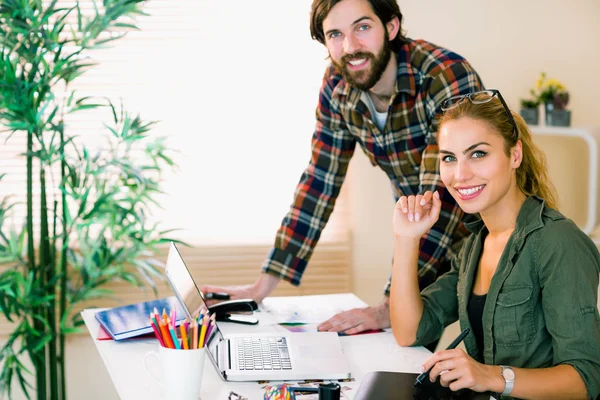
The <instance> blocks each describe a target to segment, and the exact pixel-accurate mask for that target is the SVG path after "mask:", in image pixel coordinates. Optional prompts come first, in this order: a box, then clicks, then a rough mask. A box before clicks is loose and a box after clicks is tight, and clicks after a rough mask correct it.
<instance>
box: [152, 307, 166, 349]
mask: <svg viewBox="0 0 600 400" xmlns="http://www.w3.org/2000/svg"><path fill="white" fill-rule="evenodd" d="M150 325H152V330H153V331H154V336H156V338H157V339H158V341H159V342H160V345H161V346H162V347H165V342H163V339H162V336H161V334H160V332H159V331H158V329H159V328H157V327H156V325H154V321H153V317H152V314H150Z"/></svg>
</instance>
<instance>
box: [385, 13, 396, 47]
mask: <svg viewBox="0 0 600 400" xmlns="http://www.w3.org/2000/svg"><path fill="white" fill-rule="evenodd" d="M385 27H386V29H387V32H388V37H389V38H390V42H391V41H392V40H394V39H396V35H398V32H399V31H400V20H399V19H398V17H393V18H392V19H390V20H389V21H388V23H387V24H385Z"/></svg>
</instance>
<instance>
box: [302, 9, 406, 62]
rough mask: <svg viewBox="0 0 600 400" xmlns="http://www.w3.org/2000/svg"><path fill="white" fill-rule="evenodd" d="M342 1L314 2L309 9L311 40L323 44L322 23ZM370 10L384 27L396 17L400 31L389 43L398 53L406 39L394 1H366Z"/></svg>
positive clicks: (400, 14)
mask: <svg viewBox="0 0 600 400" xmlns="http://www.w3.org/2000/svg"><path fill="white" fill-rule="evenodd" d="M341 1H343V0H314V1H313V3H312V6H311V9H310V34H311V36H312V38H313V39H315V40H317V41H319V42H320V43H322V44H323V45H324V44H325V33H324V32H323V21H324V20H325V18H327V15H329V12H330V11H331V9H332V8H333V7H334V6H335V5H336V4H337V3H339V2H341ZM367 1H368V2H369V4H370V5H371V9H372V10H373V12H374V13H375V15H377V17H378V18H379V19H380V20H381V23H382V24H383V25H384V26H385V24H387V23H388V22H390V21H391V20H392V19H393V18H394V17H398V21H399V22H400V29H399V30H398V34H397V35H396V37H395V38H394V40H391V41H390V46H391V48H392V50H393V51H395V52H398V51H399V50H400V48H401V47H402V45H404V43H406V37H405V36H404V35H403V33H402V13H401V12H400V7H398V3H397V2H396V0H367Z"/></svg>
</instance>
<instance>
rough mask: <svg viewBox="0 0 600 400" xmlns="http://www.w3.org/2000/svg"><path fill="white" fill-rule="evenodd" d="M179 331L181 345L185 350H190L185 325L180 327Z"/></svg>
mask: <svg viewBox="0 0 600 400" xmlns="http://www.w3.org/2000/svg"><path fill="white" fill-rule="evenodd" d="M179 330H180V331H181V344H182V345H183V349H184V350H188V349H189V348H190V346H189V345H188V338H187V333H186V331H185V325H184V324H181V325H179Z"/></svg>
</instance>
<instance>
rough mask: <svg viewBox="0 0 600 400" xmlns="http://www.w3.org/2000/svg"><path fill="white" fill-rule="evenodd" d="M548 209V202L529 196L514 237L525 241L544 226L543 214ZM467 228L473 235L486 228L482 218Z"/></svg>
mask: <svg viewBox="0 0 600 400" xmlns="http://www.w3.org/2000/svg"><path fill="white" fill-rule="evenodd" d="M545 207H546V201H545V200H543V199H541V198H539V197H537V196H529V197H527V199H526V200H525V202H524V203H523V205H522V206H521V210H520V211H519V215H518V216H517V226H516V227H515V231H514V232H513V235H514V236H515V238H516V239H517V240H519V241H521V240H523V238H525V237H526V236H527V235H528V234H530V233H531V232H533V231H534V230H536V229H538V228H541V227H542V226H543V221H542V213H543V211H544V208H545ZM465 227H466V228H467V229H468V230H469V231H470V232H471V233H475V234H476V233H479V232H481V230H482V229H483V228H484V227H485V224H484V223H483V220H481V218H479V219H477V220H475V221H472V222H465Z"/></svg>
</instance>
